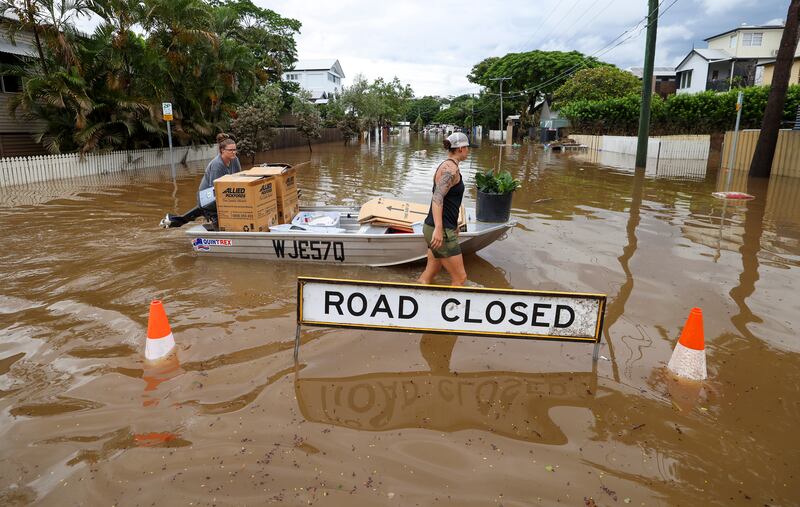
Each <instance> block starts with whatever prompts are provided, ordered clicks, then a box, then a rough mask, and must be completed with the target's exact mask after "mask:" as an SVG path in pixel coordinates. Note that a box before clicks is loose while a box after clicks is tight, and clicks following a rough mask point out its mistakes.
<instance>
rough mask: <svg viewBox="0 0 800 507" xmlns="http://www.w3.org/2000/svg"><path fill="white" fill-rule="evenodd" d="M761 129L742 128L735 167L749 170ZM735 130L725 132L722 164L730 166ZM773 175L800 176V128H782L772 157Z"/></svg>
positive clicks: (737, 144)
mask: <svg viewBox="0 0 800 507" xmlns="http://www.w3.org/2000/svg"><path fill="white" fill-rule="evenodd" d="M759 134H761V130H749V129H748V130H742V131H740V132H739V140H738V141H737V143H736V153H735V154H734V159H733V169H734V170H737V171H748V170H749V169H750V162H751V161H752V160H753V154H755V152H756V144H757V143H758V136H759ZM733 135H734V133H733V132H730V131H728V132H725V140H724V141H723V143H722V155H721V156H722V166H723V167H725V168H728V165H729V160H730V149H731V147H732V146H733ZM771 174H772V175H776V176H777V175H783V176H791V177H795V178H797V177H800V130H788V129H787V130H780V131H779V132H778V142H777V144H776V145H775V156H774V157H773V159H772V172H771Z"/></svg>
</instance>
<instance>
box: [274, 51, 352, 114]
mask: <svg viewBox="0 0 800 507" xmlns="http://www.w3.org/2000/svg"><path fill="white" fill-rule="evenodd" d="M344 77H345V76H344V71H343V70H342V66H341V64H340V63H339V60H330V59H329V60H298V61H297V62H296V63H295V64H294V68H293V69H292V70H287V71H286V72H284V73H283V80H284V81H288V82H292V83H297V84H299V85H300V88H302V89H304V90H307V91H308V92H310V93H311V99H312V101H313V102H314V103H315V104H326V103H327V102H328V99H329V98H330V97H332V96H333V95H336V94H339V93H341V91H342V79H344Z"/></svg>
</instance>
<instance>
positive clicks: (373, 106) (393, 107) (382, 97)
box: [341, 74, 414, 131]
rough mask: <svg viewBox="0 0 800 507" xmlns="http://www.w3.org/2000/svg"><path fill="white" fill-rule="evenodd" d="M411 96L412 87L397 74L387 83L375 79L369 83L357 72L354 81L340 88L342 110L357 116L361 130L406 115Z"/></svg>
mask: <svg viewBox="0 0 800 507" xmlns="http://www.w3.org/2000/svg"><path fill="white" fill-rule="evenodd" d="M413 96H414V92H413V90H411V87H410V86H408V85H405V86H404V85H403V84H402V83H401V82H400V80H399V79H398V78H396V77H395V78H394V79H392V80H391V81H388V82H387V81H384V79H383V78H378V79H376V80H375V81H373V82H372V83H369V82H368V81H367V79H366V78H364V76H362V75H361V74H358V75H356V77H355V78H354V80H353V84H352V85H351V86H349V87H347V88H345V89H344V90H343V91H342V99H341V100H342V104H343V106H344V108H345V110H347V111H350V112H352V114H353V115H354V116H355V117H357V118H358V121H359V129H361V130H362V131H363V130H369V129H371V128H373V127H376V126H378V125H381V126H384V125H387V124H389V123H391V122H394V121H397V120H402V119H403V118H405V114H406V111H407V108H408V102H409V101H410V100H411V98H412V97H413Z"/></svg>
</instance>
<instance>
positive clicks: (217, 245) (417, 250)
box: [186, 206, 516, 266]
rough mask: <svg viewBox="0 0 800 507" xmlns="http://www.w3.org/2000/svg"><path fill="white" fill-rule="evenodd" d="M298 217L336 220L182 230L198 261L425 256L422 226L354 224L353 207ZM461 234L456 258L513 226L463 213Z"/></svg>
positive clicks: (376, 262)
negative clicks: (253, 229)
mask: <svg viewBox="0 0 800 507" xmlns="http://www.w3.org/2000/svg"><path fill="white" fill-rule="evenodd" d="M300 211H301V213H303V212H306V213H308V214H312V215H313V214H321V215H323V214H324V215H327V216H331V215H333V216H337V215H338V217H337V218H338V220H337V221H336V222H337V223H336V226H335V227H303V226H301V225H292V224H285V225H284V226H281V227H273V228H271V229H270V231H269V232H233V231H214V230H209V229H208V228H207V227H206V226H205V225H201V224H198V225H193V226H192V227H190V228H189V229H187V230H186V235H187V236H188V237H189V240H190V243H191V246H192V248H193V249H194V251H195V252H196V253H197V254H198V255H200V256H218V257H238V258H246V259H261V260H266V261H284V262H308V263H324V264H334V265H336V264H342V265H354V266H396V265H399V264H405V263H409V262H415V261H419V260H421V259H424V258H425V257H426V255H427V246H426V243H425V239H424V237H423V235H422V223H421V222H419V223H416V224H414V225H413V228H412V231H411V232H408V231H400V230H397V229H394V228H392V227H391V226H381V225H375V224H362V223H359V220H358V218H359V211H360V208H358V207H343V206H317V207H301V208H300ZM465 211H466V214H467V217H466V220H465V227H466V230H462V231H461V232H459V235H458V240H459V243H460V244H461V251H462V253H465V254H466V253H473V252H477V251H478V250H480V249H482V248H484V247H486V246H488V245H490V244H492V243H494V242H495V241H497V240H500V239H502V238H503V237H504V235H505V234H506V233H507V232H508V231H509V229H511V228H512V227H514V225H516V222H514V221H513V220H511V221H508V222H503V223H489V222H479V221H478V220H476V219H475V212H474V210H473V209H466V210H465Z"/></svg>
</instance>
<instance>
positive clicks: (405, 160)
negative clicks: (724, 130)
mask: <svg viewBox="0 0 800 507" xmlns="http://www.w3.org/2000/svg"><path fill="white" fill-rule="evenodd" d="M435 141H436V139H435V138H431V139H430V140H427V139H425V138H422V137H420V138H416V137H413V136H412V138H411V140H410V141H409V140H396V139H395V138H392V140H390V141H389V142H386V143H383V144H380V145H376V144H372V145H367V144H361V145H358V144H356V145H351V146H347V147H345V146H342V145H339V144H324V145H315V146H314V151H313V152H312V153H311V155H310V158H311V163H310V164H309V165H308V166H305V168H303V169H302V170H301V171H299V172H298V175H297V178H298V187H299V188H300V189H301V197H300V202H301V205H313V204H350V205H360V204H361V203H362V202H364V201H366V200H367V199H369V198H372V197H376V196H391V197H397V198H402V199H404V200H410V201H418V202H428V201H429V199H430V193H431V186H432V177H433V171H434V169H435V167H436V166H437V165H438V163H439V162H440V161H441V160H442V159H443V158H444V157H445V152H444V150H443V148H442V147H441V146H440V144H437V143H436V142H435ZM422 150H425V152H424V153H423V152H422ZM617 158H619V157H617ZM308 159H309V152H308V150H307V149H306V148H292V149H285V150H275V151H271V152H268V153H266V154H265V155H264V157H263V161H269V162H288V163H292V164H297V163H301V162H305V161H307V160H308ZM259 161H262V159H259ZM206 163H207V162H199V163H194V164H193V165H190V166H189V167H183V168H179V170H178V179H177V182H176V185H173V181H172V179H171V174H170V169H169V167H166V168H158V169H142V170H136V171H132V172H129V173H123V174H114V175H108V176H97V177H91V178H88V177H87V178H85V179H77V180H61V181H51V182H47V183H41V184H36V185H29V186H18V187H11V188H0V222H1V223H2V224H3V230H4V234H3V246H4V248H3V249H2V251H1V252H0V265H1V266H2V267H0V275H2V279H3V284H2V287H0V409H1V410H2V411H1V412H0V435H1V436H2V439H0V504H2V505H27V504H37V505H58V506H61V505H120V506H129V505H130V506H135V505H167V504H169V505H173V504H174V505H220V504H229V505H264V504H270V503H284V504H287V505H309V504H315V505H326V506H327V505H336V506H352V505H397V506H406V505H448V506H484V505H498V506H500V505H502V506H505V507H509V506H527V505H548V506H549V505H556V504H562V505H587V506H590V505H595V503H596V505H626V504H630V505H637V506H638V505H647V506H652V505H663V506H674V505H753V506H756V505H759V506H760V505H776V506H777V505H783V506H787V505H800V454H798V449H800V434H799V433H798V432H797V426H798V423H800V341H798V331H799V330H798V329H797V326H798V323H800V303H798V299H797V287H798V286H800V180H796V179H787V178H780V177H774V178H772V179H771V180H763V181H750V182H748V181H747V180H746V179H745V178H743V177H741V176H740V175H734V178H733V182H734V188H733V189H734V190H742V191H747V192H749V193H751V194H753V195H755V196H756V199H754V200H752V201H748V202H745V203H742V204H730V203H729V204H725V203H723V202H722V201H720V200H717V199H715V198H714V197H712V195H711V194H712V192H715V191H717V190H721V189H722V187H721V185H722V184H723V183H724V180H725V176H726V175H724V174H721V173H719V172H718V170H717V167H719V164H718V163H717V162H715V161H713V160H712V161H711V162H710V163H709V164H707V165H706V164H705V163H704V162H703V163H695V162H691V163H686V164H683V165H681V164H679V163H676V162H675V161H670V163H667V164H664V165H661V166H659V167H658V168H656V167H653V168H652V169H651V168H648V171H647V173H646V174H638V175H636V174H634V172H633V171H631V170H626V169H621V168H618V167H613V166H625V164H626V163H627V161H625V160H616V161H612V160H611V159H610V158H608V157H606V158H603V157H600V156H598V155H597V153H594V152H588V153H587V152H581V153H578V152H576V153H553V152H551V151H543V150H542V148H541V147H533V146H528V145H523V146H513V147H512V146H507V147H497V146H491V145H489V144H488V143H484V144H483V146H481V147H479V148H476V149H474V150H473V151H472V153H471V155H470V158H469V159H468V160H467V161H465V162H464V163H463V164H462V166H461V170H462V172H463V174H464V178H465V183H466V184H467V191H466V194H465V204H466V205H467V206H474V202H475V189H474V184H473V181H474V178H473V176H474V173H475V171H477V170H485V169H487V168H490V167H498V166H499V167H502V168H503V169H507V170H509V171H510V172H511V173H512V174H513V175H514V176H515V177H517V178H519V179H520V180H521V181H522V188H521V189H520V190H519V191H517V192H516V193H515V195H514V200H513V210H512V216H513V217H514V218H515V219H516V220H517V222H518V223H517V226H516V227H515V228H514V229H513V230H512V231H511V232H510V233H509V234H508V236H507V238H506V239H504V240H503V241H500V242H496V243H494V244H492V245H490V246H489V247H487V248H486V249H484V250H482V251H480V252H479V253H478V254H477V255H469V256H467V257H465V266H466V270H467V274H468V277H469V279H470V281H471V282H474V283H475V284H477V285H480V286H485V287H502V288H517V289H534V290H553V291H568V292H583V293H603V294H607V295H608V306H607V309H606V316H605V324H604V329H603V337H602V345H601V348H600V354H601V355H602V357H601V359H600V361H598V362H597V363H595V364H593V363H592V360H591V354H592V346H591V345H586V344H576V343H547V342H537V341H523V340H510V339H491V338H476V337H457V336H449V335H419V334H412V333H386V332H376V331H352V330H342V329H323V328H309V329H305V330H304V331H303V347H302V353H301V354H300V363H299V364H298V365H297V366H295V364H294V362H293V360H292V349H293V345H294V344H293V341H294V335H295V319H296V313H295V311H296V283H297V281H296V279H297V277H298V276H323V277H333V278H348V279H361V280H382V281H402V282H413V281H415V280H416V278H417V276H418V275H419V274H420V273H421V272H422V270H423V268H424V264H421V263H416V264H412V265H406V266H400V267H391V268H366V267H351V266H340V265H337V264H336V263H330V264H290V263H266V262H258V261H251V260H240V259H224V258H210V259H209V258H198V257H197V255H196V254H195V253H193V252H192V249H191V246H190V243H189V240H188V239H187V238H186V236H185V231H184V230H182V229H171V230H163V229H159V228H158V227H157V225H158V221H159V220H160V219H161V218H162V217H163V216H164V214H165V213H167V212H171V213H174V212H179V211H180V212H183V211H186V210H188V209H189V208H191V207H192V206H194V203H195V195H196V194H195V191H196V189H197V185H198V183H199V181H200V178H201V177H202V172H203V169H204V168H205V165H206ZM601 164H603V165H601ZM242 165H243V166H245V167H247V166H249V165H250V164H249V163H248V161H246V160H243V161H242ZM447 279H448V278H447V276H446V275H444V274H442V275H440V278H439V280H438V282H439V283H446V282H447ZM792 294H795V295H794V296H792ZM154 298H159V299H162V300H163V301H164V305H165V308H166V311H167V314H168V316H169V319H170V324H171V326H172V330H173V332H174V334H175V339H176V342H177V344H178V353H177V357H174V358H173V360H172V361H171V362H168V363H166V364H160V365H158V366H157V367H155V368H153V367H150V366H148V364H146V363H145V362H144V358H143V353H142V351H143V348H144V338H145V336H146V327H147V316H148V304H149V302H150V300H151V299H154ZM695 306H696V307H700V308H702V310H703V315H704V319H705V320H704V322H705V340H706V353H707V361H708V373H709V379H708V380H707V381H705V382H703V383H702V384H691V383H683V382H678V381H676V380H674V379H673V378H672V376H671V375H669V374H668V373H667V372H666V371H665V365H666V363H667V361H668V360H669V358H670V355H671V353H672V349H673V347H674V345H675V342H676V341H677V339H678V336H679V335H680V331H681V328H682V327H683V325H684V322H685V320H686V317H687V315H688V313H689V311H690V309H691V308H692V307H695ZM593 502H594V503H593Z"/></svg>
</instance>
